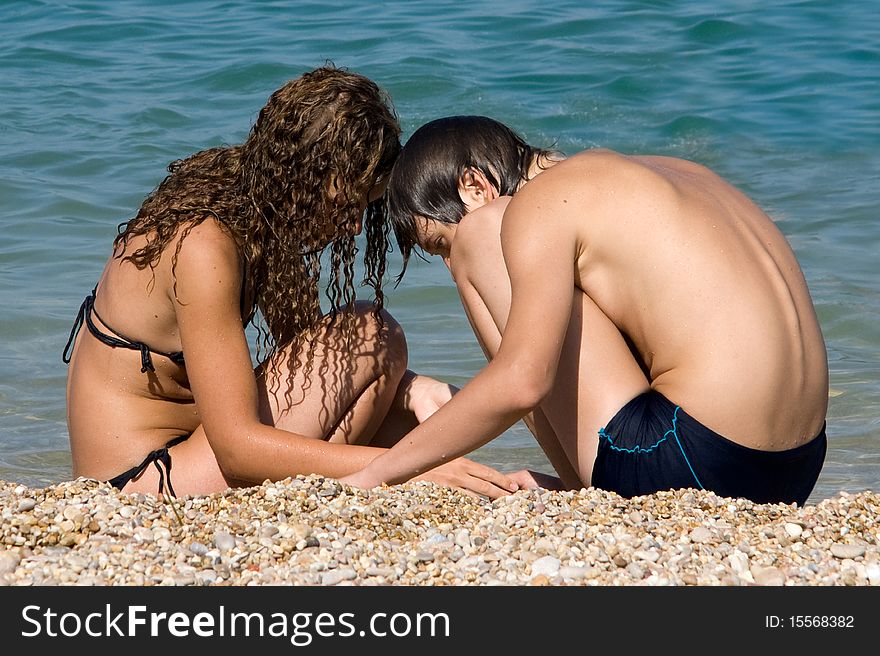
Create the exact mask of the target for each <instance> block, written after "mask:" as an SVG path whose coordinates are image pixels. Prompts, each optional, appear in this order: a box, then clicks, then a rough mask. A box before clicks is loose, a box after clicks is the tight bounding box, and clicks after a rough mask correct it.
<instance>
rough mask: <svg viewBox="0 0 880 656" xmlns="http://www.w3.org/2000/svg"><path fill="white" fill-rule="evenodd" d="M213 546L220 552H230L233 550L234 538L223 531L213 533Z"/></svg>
mask: <svg viewBox="0 0 880 656" xmlns="http://www.w3.org/2000/svg"><path fill="white" fill-rule="evenodd" d="M214 546H215V547H217V548H218V549H219V550H220V551H221V552H222V551H231V550H232V549H234V548H235V538H234V537H232V536H231V535H229V533H226V532H225V531H217V532H216V533H214Z"/></svg>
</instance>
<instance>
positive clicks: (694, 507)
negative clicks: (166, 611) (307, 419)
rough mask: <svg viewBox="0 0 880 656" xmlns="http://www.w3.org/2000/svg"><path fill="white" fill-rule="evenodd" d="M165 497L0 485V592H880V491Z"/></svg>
mask: <svg viewBox="0 0 880 656" xmlns="http://www.w3.org/2000/svg"><path fill="white" fill-rule="evenodd" d="M175 508H176V509H177V510H178V511H179V512H174V510H173V509H172V507H171V506H170V504H167V503H164V502H162V500H160V499H157V498H156V497H155V496H152V495H149V494H123V493H122V492H120V491H119V490H116V489H115V488H113V487H111V486H109V485H107V484H106V483H100V482H98V481H93V480H89V479H77V480H75V481H68V482H65V483H61V484H58V485H54V486H49V487H46V488H39V489H37V488H28V487H26V486H22V485H20V484H18V483H10V482H6V481H3V480H0V513H2V517H3V521H2V522H0V585H179V586H200V585H209V586H214V585H277V584H279V583H283V584H290V585H328V586H329V585H475V586H494V585H544V586H556V585H560V586H569V585H571V586H585V585H613V586H620V585H639V586H659V585H671V586H677V585H740V586H745V585H754V584H757V585H788V586H792V585H816V586H819V585H822V586H824V585H875V586H877V585H880V553H878V544H880V532H878V529H877V526H878V523H877V517H878V516H880V495H878V494H877V493H874V492H871V491H864V492H859V493H856V494H840V495H839V496H836V497H832V498H829V499H825V500H822V501H820V502H818V503H816V504H814V505H810V506H807V507H803V508H798V507H796V506H793V505H785V504H756V503H753V502H751V501H748V500H745V499H727V498H722V497H718V496H717V495H715V494H712V493H711V492H704V491H700V490H673V491H667V492H657V493H655V494H651V495H646V496H641V497H636V498H633V499H624V498H622V497H619V496H617V495H616V494H614V493H612V492H607V491H602V490H597V489H592V488H590V489H584V490H572V491H565V492H558V491H549V490H520V491H519V492H517V493H515V494H512V495H509V496H506V497H504V498H502V499H499V500H496V501H489V500H485V499H477V498H472V497H469V496H467V495H464V494H461V493H459V492H456V491H454V490H452V489H449V488H444V487H440V486H437V485H434V484H431V483H427V482H412V483H405V484H403V485H397V486H390V487H383V488H378V489H375V490H358V489H354V488H348V487H347V486H344V485H341V484H339V483H338V482H336V481H333V480H332V479H327V478H325V477H320V476H297V477H295V478H290V479H286V480H284V481H279V482H276V483H271V482H266V483H263V484H262V485H257V486H254V487H251V488H244V489H235V490H228V491H226V492H222V493H216V494H212V495H206V496H201V497H182V498H180V499H178V500H177V502H176V505H175Z"/></svg>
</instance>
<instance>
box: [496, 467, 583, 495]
mask: <svg viewBox="0 0 880 656" xmlns="http://www.w3.org/2000/svg"><path fill="white" fill-rule="evenodd" d="M507 477H508V478H509V479H510V480H512V481H514V482H515V483H516V484H517V485H519V487H520V488H521V489H523V490H534V489H537V488H543V489H545V490H567V489H568V488H567V487H565V485H564V484H563V482H562V480H561V479H560V478H559V477H557V476H551V475H550V474H542V473H541V472H536V471H532V470H531V469H520V470H519V471H516V472H511V473H509V474H507Z"/></svg>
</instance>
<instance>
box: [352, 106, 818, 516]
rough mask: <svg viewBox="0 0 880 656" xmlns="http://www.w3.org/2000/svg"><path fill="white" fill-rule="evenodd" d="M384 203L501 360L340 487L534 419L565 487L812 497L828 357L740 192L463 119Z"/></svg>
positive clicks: (446, 123) (785, 255)
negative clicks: (437, 263) (437, 262)
mask: <svg viewBox="0 0 880 656" xmlns="http://www.w3.org/2000/svg"><path fill="white" fill-rule="evenodd" d="M388 194H389V207H390V213H391V216H392V220H393V221H394V225H395V232H396V234H397V237H398V242H399V244H400V247H401V250H402V252H403V254H404V258H405V260H406V258H408V256H409V254H410V253H411V251H412V248H413V246H414V245H415V244H418V245H419V246H420V247H422V248H423V249H424V250H425V251H427V252H428V253H431V254H435V255H440V256H442V257H443V258H444V261H445V262H446V264H447V266H448V267H449V269H450V272H451V274H452V276H453V278H454V280H455V282H456V285H457V287H458V289H459V293H460V295H461V299H462V303H463V305H464V308H465V311H466V312H467V315H468V318H469V320H470V322H471V324H472V326H473V328H474V330H475V333H476V334H477V337H478V339H479V341H480V343H481V345H482V346H483V348H484V350H485V352H486V354H487V356H488V357H489V358H490V362H489V364H488V365H487V366H486V367H485V368H484V369H483V370H482V371H480V372H479V373H478V374H477V376H476V377H475V378H474V379H473V380H472V381H471V382H469V383H468V384H467V385H466V386H465V387H464V388H463V389H462V390H461V391H460V392H458V393H457V394H456V395H455V396H454V397H453V398H452V399H451V400H450V401H449V402H448V403H447V404H446V405H444V406H443V407H442V408H440V409H439V410H438V411H437V412H436V413H435V414H434V415H432V416H431V417H430V418H429V419H428V421H426V422H425V423H423V424H421V425H419V426H418V427H417V428H415V429H414V430H413V431H412V432H410V433H409V434H408V435H407V436H406V437H404V438H403V439H402V440H401V441H400V442H399V443H398V444H397V445H396V446H394V447H393V448H392V449H390V450H389V451H388V452H386V453H383V454H382V455H380V456H379V457H377V458H376V459H375V460H373V461H372V462H371V463H370V464H369V465H368V466H366V467H365V468H364V469H362V470H361V471H360V472H357V473H355V474H352V475H350V476H348V477H345V478H343V479H342V480H343V481H344V482H347V483H350V484H353V485H358V486H363V487H371V486H374V485H377V484H380V483H383V482H384V483H395V482H400V481H404V480H407V479H408V478H410V477H412V476H413V475H416V474H418V473H420V472H423V471H426V470H427V469H429V468H430V467H433V466H435V465H437V464H439V463H442V462H446V461H447V460H449V459H451V458H455V457H457V456H460V455H462V454H464V453H468V452H470V451H472V450H473V449H475V448H478V447H479V446H481V445H483V444H485V443H486V442H488V441H489V440H491V439H493V438H494V437H496V436H497V435H499V434H500V433H501V432H503V431H504V430H506V429H507V428H508V427H509V426H511V425H512V424H513V423H514V422H516V421H517V420H519V419H521V418H526V421H527V424H529V426H530V428H532V430H533V432H534V433H535V435H536V437H537V439H538V441H539V443H540V444H541V445H542V447H543V448H544V449H545V452H546V453H547V455H548V458H549V459H550V462H551V463H552V464H553V465H554V467H555V468H556V470H557V473H558V474H559V475H560V478H561V482H562V484H564V485H565V486H566V487H579V486H581V485H583V486H588V485H594V486H596V487H601V488H605V489H610V490H614V491H616V492H618V493H620V494H621V495H624V496H634V495H639V494H648V493H651V492H654V491H657V490H663V489H672V488H682V487H692V488H700V489H711V490H713V491H715V492H716V493H718V494H720V495H722V496H734V497H736V496H739V497H746V498H750V499H752V500H754V501H756V502H785V503H793V502H796V503H798V504H804V503H805V502H806V500H807V498H808V497H809V495H810V493H811V491H812V489H813V487H814V485H815V483H816V480H817V478H818V476H819V473H820V470H821V468H822V464H823V462H824V458H825V451H826V437H825V414H826V411H827V403H828V365H827V358H826V351H825V345H824V341H823V337H822V333H821V329H820V327H819V323H818V320H817V317H816V313H815V310H814V308H813V304H812V301H811V299H810V294H809V290H808V288H807V285H806V282H805V280H804V277H803V274H802V273H801V270H800V267H799V266H798V263H797V260H796V258H795V255H794V253H793V252H792V250H791V248H790V246H789V245H788V243H787V242H786V240H785V238H784V236H783V235H782V233H781V232H780V231H779V230H778V229H777V228H776V226H775V225H774V224H773V222H772V221H771V220H770V219H769V217H767V215H766V214H765V213H764V212H762V211H761V209H759V208H758V207H757V206H756V205H755V204H754V203H753V202H752V201H751V200H749V199H748V198H746V197H745V196H744V195H743V194H742V193H741V192H739V191H738V190H736V189H735V188H734V187H732V186H731V185H730V184H728V183H727V182H725V181H724V180H722V179H721V178H719V177H718V176H717V175H715V174H714V173H712V172H711V171H710V170H708V169H706V168H704V167H702V166H700V165H698V164H695V163H692V162H688V161H684V160H680V159H675V158H671V157H656V156H624V155H621V154H618V153H615V152H611V151H608V150H587V151H583V152H581V153H578V154H576V155H574V156H572V157H570V158H567V159H566V158H564V157H563V156H561V155H559V154H555V153H553V152H551V151H546V150H542V149H538V148H534V147H532V146H529V145H528V144H527V143H525V142H524V141H523V140H522V139H521V138H519V137H518V136H517V135H516V134H515V133H513V132H512V131H511V130H510V129H509V128H507V127H506V126H504V125H502V124H500V123H498V122H496V121H493V120H491V119H488V118H485V117H450V118H445V119H440V120H437V121H433V122H432V123H429V124H427V125H425V126H423V127H422V128H421V129H419V130H418V131H417V132H416V133H415V134H414V135H413V136H412V137H411V139H410V140H409V142H408V143H407V144H406V147H405V148H404V150H403V152H402V154H401V156H400V158H399V160H398V161H397V163H396V164H395V167H394V170H393V173H392V176H391V180H390V182H389V188H388ZM511 197H512V198H511ZM527 415H528V417H527ZM519 477H520V481H521V484H530V485H534V484H535V481H528V480H525V476H524V474H520V475H519Z"/></svg>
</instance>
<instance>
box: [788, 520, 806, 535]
mask: <svg viewBox="0 0 880 656" xmlns="http://www.w3.org/2000/svg"><path fill="white" fill-rule="evenodd" d="M785 532H786V533H788V535H789V536H790V537H792V538H794V539H797V538H799V537H801V535H802V534H803V532H804V527H803V526H801V525H800V524H795V523H793V522H787V523H786V524H785Z"/></svg>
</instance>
